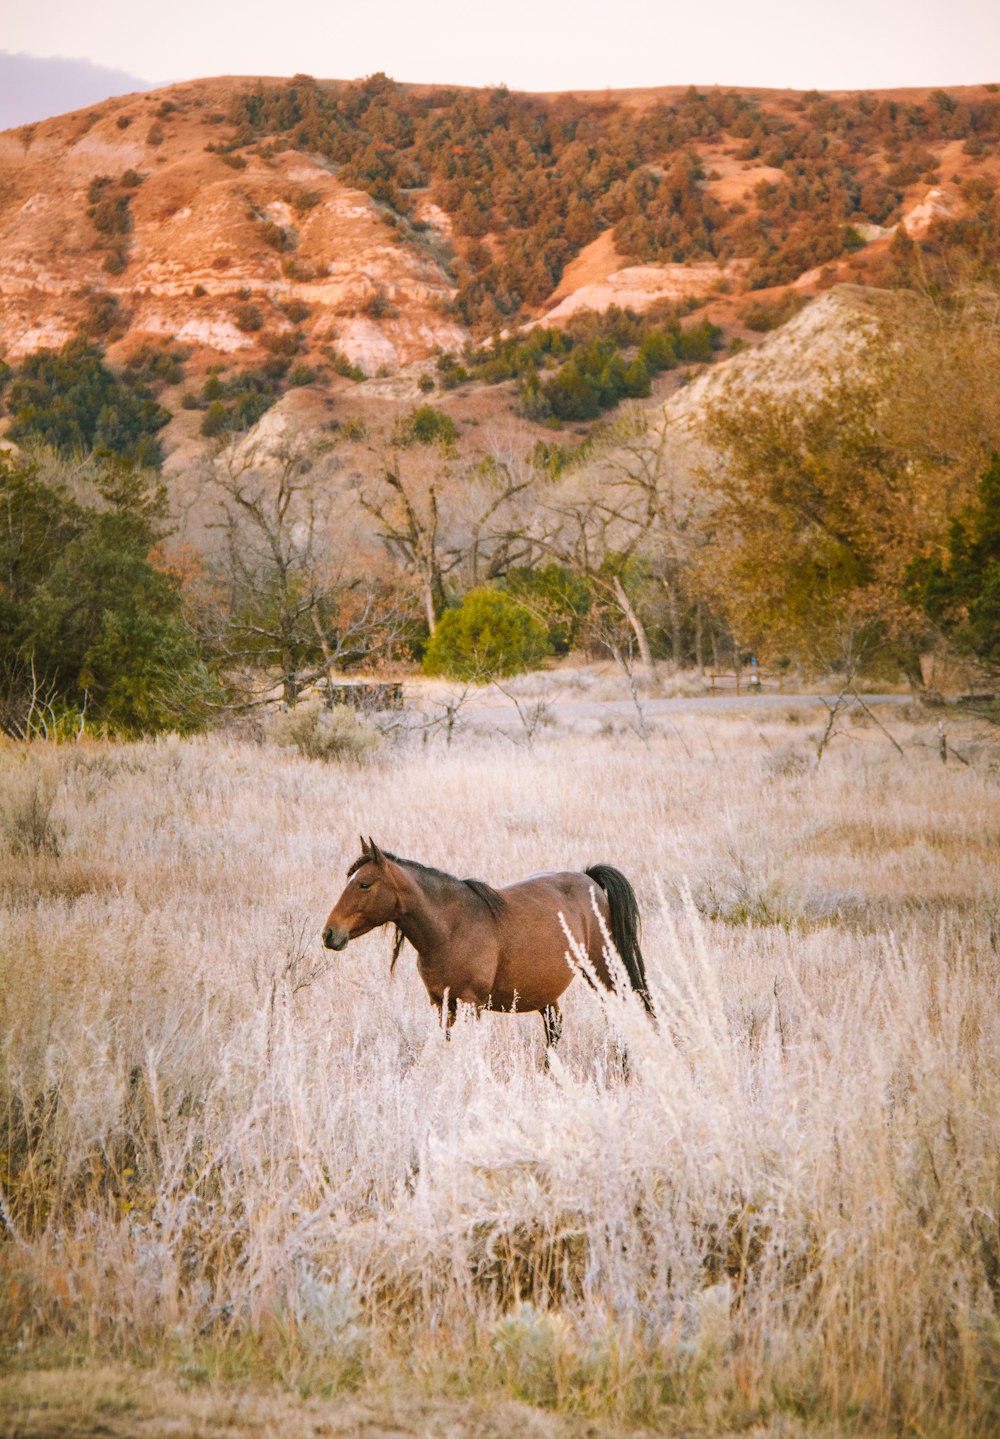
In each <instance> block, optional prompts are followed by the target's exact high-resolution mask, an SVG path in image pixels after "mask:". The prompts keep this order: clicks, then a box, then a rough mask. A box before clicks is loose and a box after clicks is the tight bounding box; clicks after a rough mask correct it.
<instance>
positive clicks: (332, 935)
mask: <svg viewBox="0 0 1000 1439" xmlns="http://www.w3.org/2000/svg"><path fill="white" fill-rule="evenodd" d="M348 938H349V935H348V934H347V932H346V930H343V929H340V930H337V929H334V928H333V927H332V925H327V927H326V929H325V930H324V931H323V943H324V944H325V945H326V947H327V949H344V948H345V947H346V945H347V941H348Z"/></svg>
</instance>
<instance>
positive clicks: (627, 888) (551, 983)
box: [323, 839, 653, 1045]
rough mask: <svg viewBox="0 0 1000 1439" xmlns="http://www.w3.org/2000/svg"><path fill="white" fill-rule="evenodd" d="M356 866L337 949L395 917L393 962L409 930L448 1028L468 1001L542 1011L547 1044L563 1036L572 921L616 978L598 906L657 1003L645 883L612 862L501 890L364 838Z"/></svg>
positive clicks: (594, 962) (606, 980)
mask: <svg viewBox="0 0 1000 1439" xmlns="http://www.w3.org/2000/svg"><path fill="white" fill-rule="evenodd" d="M347 874H348V882H347V887H346V889H345V890H344V892H343V894H342V895H341V896H340V898H339V899H338V900H337V903H336V904H335V905H334V907H333V909H332V910H331V912H330V917H329V919H328V920H327V922H326V924H325V926H324V928H323V943H324V944H325V945H326V947H327V949H343V948H344V946H345V945H346V944H347V942H348V940H350V939H357V938H358V936H359V935H362V934H367V933H368V931H369V930H372V929H377V928H378V927H379V926H380V925H383V924H394V925H395V926H396V940H395V945H394V947H393V955H392V967H393V968H395V964H396V960H397V959H398V957H399V952H400V949H401V948H402V945H403V941H404V940H409V942H410V944H412V945H413V948H414V949H415V950H416V951H417V969H418V971H419V973H420V978H421V979H422V980H423V982H424V984H425V985H426V986H427V993H428V994H429V995H430V998H431V1003H432V1004H434V1005H436V1006H437V1008H438V1010H439V1011H440V1012H441V1017H442V1021H443V1022H446V1023H447V1024H448V1025H449V1026H450V1025H452V1024H453V1023H454V1021H455V1015H456V1012H457V1009H458V1005H459V1004H460V1003H464V1004H471V1005H473V1006H475V1009H476V1011H477V1012H478V1011H480V1010H483V1009H487V1008H489V1009H495V1010H500V1011H503V1012H506V1013H510V1012H511V1011H513V1010H517V1011H532V1010H537V1011H539V1012H540V1013H541V1016H542V1019H543V1021H544V1023H545V1042H546V1044H550V1045H551V1044H555V1043H556V1041H557V1040H558V1038H559V1034H560V1030H561V1028H562V1019H561V1015H560V1012H559V998H560V996H561V995H562V993H563V991H564V990H565V989H566V987H567V985H568V984H569V982H570V980H571V979H572V978H573V975H574V974H575V972H576V970H575V969H574V967H573V965H572V964H571V963H570V961H569V959H568V958H567V950H568V948H569V946H568V942H567V938H566V930H568V931H569V933H570V934H571V935H572V936H573V939H574V941H575V943H576V944H578V945H579V946H580V947H581V952H582V953H585V954H586V955H587V956H588V958H589V962H590V966H591V968H592V970H593V974H594V976H595V977H596V979H597V980H598V981H599V982H600V983H601V984H602V985H603V986H604V987H605V989H609V990H610V989H612V988H613V986H614V980H613V977H612V974H611V970H610V967H609V962H608V956H607V954H606V941H605V937H604V934H602V932H601V924H600V921H599V920H598V913H599V914H600V915H601V917H602V918H603V920H604V924H605V926H606V929H607V931H608V932H610V935H611V938H612V941H613V942H614V946H615V949H616V950H617V952H618V955H619V957H620V959H621V961H622V964H623V965H624V968H625V973H626V974H627V976H628V979H629V982H630V984H631V986H632V988H633V989H634V990H635V991H636V992H637V993H638V995H639V997H640V998H641V1000H642V1002H643V1004H644V1005H645V1007H646V1010H647V1011H648V1013H650V1014H652V1012H653V1009H652V1005H651V1003H650V999H649V994H648V991H647V988H646V970H645V966H644V964H643V959H642V952H641V950H640V949H639V909H638V905H637V904H636V898H635V893H634V891H633V889H632V886H631V885H630V884H629V882H628V880H627V879H626V878H625V876H624V875H623V874H620V873H619V872H618V870H616V869H612V868H611V866H610V865H607V864H596V865H594V866H593V867H592V868H590V869H588V870H584V871H583V872H582V873H579V872H575V871H573V872H564V873H560V874H535V875H531V876H530V877H529V878H528V879H522V880H520V881H519V882H518V883H517V884H509V885H507V886H506V888H504V889H492V888H491V887H490V886H489V885H488V884H483V883H482V882H481V881H480V880H477V879H456V878H455V876H454V875H451V874H445V873H444V872H443V871H442V870H439V869H429V868H428V867H427V866H426V865H422V864H417V863H416V862H415V861H414V860H412V859H400V858H399V856H398V855H394V854H389V853H388V852H387V851H383V850H380V849H379V847H378V845H376V844H374V843H373V842H372V840H371V839H369V840H368V841H367V843H366V842H365V840H364V839H362V841H361V854H360V856H359V857H358V858H357V859H356V860H355V861H354V863H353V864H352V865H351V867H350V869H349V870H348V871H347ZM561 921H562V922H561ZM564 924H565V929H564V927H563V925H564ZM588 978H589V976H588Z"/></svg>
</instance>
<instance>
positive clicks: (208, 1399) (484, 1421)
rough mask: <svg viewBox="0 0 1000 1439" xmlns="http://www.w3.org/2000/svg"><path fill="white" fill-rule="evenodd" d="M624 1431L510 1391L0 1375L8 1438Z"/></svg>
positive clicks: (332, 1438)
mask: <svg viewBox="0 0 1000 1439" xmlns="http://www.w3.org/2000/svg"><path fill="white" fill-rule="evenodd" d="M622 1432H623V1431H622V1430H620V1429H618V1428H616V1427H614V1426H610V1425H607V1424H603V1423H599V1422H596V1421H592V1420H577V1421H573V1420H570V1419H566V1418H564V1417H562V1416H560V1415H557V1414H551V1413H547V1412H545V1411H543V1410H539V1409H533V1408H531V1407H529V1406H528V1405H526V1404H519V1403H517V1402H514V1401H511V1400H503V1401H501V1402H499V1403H496V1404H494V1405H490V1404H488V1403H485V1402H477V1401H476V1400H474V1399H455V1400H447V1399H427V1398H425V1397H423V1396H419V1395H417V1394H415V1393H407V1392H389V1393H379V1394H377V1395H371V1396H368V1395H362V1396H345V1395H336V1396H334V1397H333V1398H329V1399H323V1398H320V1397H315V1396H314V1397H310V1398H306V1399H302V1398H300V1397H299V1396H298V1395H297V1394H295V1393H292V1392H289V1391H287V1390H284V1389H280V1388H278V1387H276V1386H275V1387H267V1388H264V1387H257V1386H252V1385H235V1384H225V1385H223V1384H215V1383H194V1384H190V1383H189V1384H185V1383H184V1382H183V1381H180V1380H178V1379H176V1378H174V1377H173V1376H168V1375H162V1374H157V1373H155V1372H148V1371H142V1370H133V1369H129V1368H126V1367H124V1366H122V1367H115V1366H105V1367H101V1368H86V1369H65V1370H32V1371H29V1372H27V1373H23V1374H16V1375H6V1376H0V1436H2V1439H168V1436H169V1439H321V1436H322V1439H348V1436H355V1435H356V1436H359V1439H361V1436H363V1439H576V1436H581V1439H583V1436H586V1439H619V1436H621V1435H622ZM647 1433H648V1431H647ZM632 1434H633V1435H635V1434H636V1431H632ZM636 1439H638V1436H636Z"/></svg>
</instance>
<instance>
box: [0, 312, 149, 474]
mask: <svg viewBox="0 0 1000 1439" xmlns="http://www.w3.org/2000/svg"><path fill="white" fill-rule="evenodd" d="M173 363H174V364H176V360H175V361H173ZM155 378H156V376H155V375H151V374H150V365H149V362H148V356H147V359H146V360H143V361H142V362H140V363H139V364H138V365H137V366H136V367H135V368H126V369H125V370H123V371H119V372H115V371H113V370H111V369H110V368H109V366H108V365H107V364H106V363H105V360H104V351H103V350H102V349H101V347H100V346H99V345H96V344H93V343H91V342H89V341H87V340H86V339H84V338H80V339H76V340H70V341H69V342H68V343H67V344H66V345H65V346H64V347H63V348H62V349H61V350H59V351H55V350H38V351H37V352H36V353H35V354H33V355H29V356H28V357H27V359H25V360H24V361H23V362H22V364H21V365H20V366H19V367H18V370H17V372H16V375H15V376H14V378H13V380H12V382H11V384H10V386H9V388H8V390H7V393H6V404H7V410H8V412H9V413H10V415H11V418H12V424H11V428H10V436H11V438H12V439H14V440H17V441H19V442H22V443H23V442H25V441H29V442H36V443H42V444H45V445H48V446H50V447H51V448H52V449H54V450H56V451H57V452H59V453H60V454H62V455H72V454H80V453H87V452H89V451H91V450H94V451H98V452H101V451H107V452H108V453H110V454H112V455H118V456H121V457H122V458H125V459H129V460H131V461H133V462H134V463H135V464H137V465H140V466H154V467H155V466H158V465H159V463H160V459H161V454H160V447H159V444H158V442H157V440H156V438H155V436H156V434H157V431H159V430H161V429H162V428H163V426H164V425H165V424H166V423H167V421H168V420H169V419H170V412H169V411H168V410H165V409H164V408H163V406H162V405H160V404H159V403H158V402H157V400H156V399H155V397H154V394H153V392H152V388H151V386H150V380H151V379H155Z"/></svg>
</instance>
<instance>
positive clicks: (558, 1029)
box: [542, 1004, 563, 1049]
mask: <svg viewBox="0 0 1000 1439" xmlns="http://www.w3.org/2000/svg"><path fill="white" fill-rule="evenodd" d="M542 1023H543V1024H544V1025H545V1047H546V1049H555V1047H556V1045H557V1044H558V1043H559V1041H560V1039H561V1038H562V1027H563V1019H562V1010H561V1009H560V1008H559V1006H558V1004H547V1005H546V1006H545V1008H544V1009H543V1010H542Z"/></svg>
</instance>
